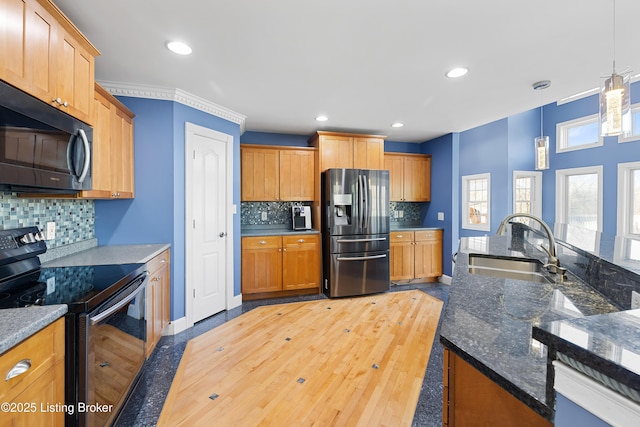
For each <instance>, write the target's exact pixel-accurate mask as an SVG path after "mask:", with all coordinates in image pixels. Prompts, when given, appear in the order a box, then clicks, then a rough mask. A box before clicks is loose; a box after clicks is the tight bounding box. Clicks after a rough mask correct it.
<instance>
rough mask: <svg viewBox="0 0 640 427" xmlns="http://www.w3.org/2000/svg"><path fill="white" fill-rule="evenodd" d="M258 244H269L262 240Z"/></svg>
mask: <svg viewBox="0 0 640 427" xmlns="http://www.w3.org/2000/svg"><path fill="white" fill-rule="evenodd" d="M258 244H260V245H266V244H267V241H266V240H260V241H259V242H258Z"/></svg>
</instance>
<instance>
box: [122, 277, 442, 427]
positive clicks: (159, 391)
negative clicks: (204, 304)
mask: <svg viewBox="0 0 640 427" xmlns="http://www.w3.org/2000/svg"><path fill="white" fill-rule="evenodd" d="M408 289H419V290H422V291H423V292H426V293H428V294H429V295H431V296H433V297H435V298H438V299H440V300H442V301H445V302H446V299H447V297H448V295H449V286H448V285H443V284H441V283H416V284H410V285H397V286H392V288H391V291H392V292H395V291H402V290H408ZM321 298H325V297H324V296H323V295H308V296H301V297H293V298H277V299H270V300H262V301H251V302H246V303H243V304H242V305H241V306H240V307H237V308H234V309H233V310H229V311H224V312H221V313H218V314H216V315H214V316H212V317H210V318H207V319H205V320H203V321H201V322H198V323H197V324H196V325H194V327H193V328H190V329H188V330H186V331H184V332H181V333H179V334H176V335H174V336H166V337H162V339H161V340H160V342H159V343H158V346H157V347H156V349H155V350H154V352H153V353H152V355H151V357H150V358H149V360H148V361H147V363H146V368H145V371H144V373H143V374H142V376H141V378H140V381H139V383H138V386H137V387H136V389H135V390H134V392H133V393H132V395H131V398H130V399H129V401H128V403H127V405H126V406H125V407H124V409H123V411H122V413H121V415H120V418H119V420H118V421H117V423H116V426H117V427H129V426H131V427H143V426H144V427H146V426H155V425H156V423H157V421H158V417H159V416H160V412H161V411H162V406H163V404H164V400H165V398H166V396H167V394H168V393H169V388H170V387H171V381H172V380H173V377H174V375H175V373H176V370H177V369H178V365H179V363H180V359H181V358H182V353H183V352H184V349H185V346H186V344H187V341H189V340H190V339H191V338H194V337H197V336H198V335H200V334H202V333H204V332H207V331H209V330H211V329H213V328H215V327H216V326H219V325H221V324H223V323H225V322H227V321H228V320H231V319H233V318H235V317H238V316H239V315H241V314H242V313H246V312H247V311H249V310H251V309H253V308H255V307H258V306H261V305H267V304H281V303H289V302H299V301H312V300H317V299H321ZM438 331H439V326H438ZM438 337H439V332H436V336H435V339H434V342H433V347H432V349H431V355H430V357H429V363H428V365H427V371H426V374H425V378H424V382H423V383H422V389H421V391H420V397H419V400H418V406H417V408H416V412H415V415H414V418H413V426H414V427H418V426H420V427H435V426H438V427H440V426H441V425H442V354H443V352H442V346H441V345H440V342H439V338H438Z"/></svg>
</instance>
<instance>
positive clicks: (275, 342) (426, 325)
mask: <svg viewBox="0 0 640 427" xmlns="http://www.w3.org/2000/svg"><path fill="white" fill-rule="evenodd" d="M441 309H442V301H440V300H438V299H435V298H433V297H431V296H429V295H427V294H426V293H424V292H422V291H418V290H411V291H402V292H391V293H385V294H378V295H372V296H366V297H357V298H345V299H333V300H321V301H311V302H302V303H292V304H280V305H273V306H262V307H258V308H256V309H254V310H252V311H250V312H248V313H245V314H243V315H242V316H240V317H238V318H236V319H233V320H231V321H229V322H227V323H225V324H223V325H221V326H219V327H217V328H215V329H213V330H211V331H209V332H207V333H205V334H203V335H201V336H199V337H197V338H194V339H193V340H191V341H189V343H188V344H187V347H186V349H185V352H184V355H183V358H182V361H181V362H180V366H179V367H178V371H177V373H176V376H175V378H174V380H173V383H172V385H171V390H170V391H169V394H168V396H167V399H166V401H165V404H164V408H163V410H162V413H161V415H160V418H159V420H158V426H197V425H207V426H211V425H216V426H217V425H220V426H234V427H235V426H258V425H264V426H268V425H273V426H285V425H298V426H352V425H361V426H376V425H379V426H394V427H397V426H410V425H411V422H412V420H413V414H414V411H415V407H416V403H417V401H418V395H419V393H420V387H421V385H422V381H423V377H424V374H425V369H426V365H427V361H428V360H429V353H430V350H431V345H432V342H433V339H434V335H435V331H436V327H437V324H438V319H439V316H440V311H441Z"/></svg>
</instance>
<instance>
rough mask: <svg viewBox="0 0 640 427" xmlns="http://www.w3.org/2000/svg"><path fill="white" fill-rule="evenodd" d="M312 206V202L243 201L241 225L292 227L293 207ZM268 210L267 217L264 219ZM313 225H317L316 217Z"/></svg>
mask: <svg viewBox="0 0 640 427" xmlns="http://www.w3.org/2000/svg"><path fill="white" fill-rule="evenodd" d="M299 204H300V205H303V206H311V202H302V203H300V202H242V203H241V204H240V225H241V226H254V225H282V226H283V227H284V228H291V227H292V226H293V224H292V223H291V207H292V206H294V205H299ZM263 212H266V214H267V219H266V220H263V219H262V213H263ZM312 220H313V221H314V222H313V223H312V225H315V218H313V217H312Z"/></svg>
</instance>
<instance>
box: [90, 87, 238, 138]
mask: <svg viewBox="0 0 640 427" xmlns="http://www.w3.org/2000/svg"><path fill="white" fill-rule="evenodd" d="M98 83H99V84H100V86H102V87H103V88H105V89H106V90H107V91H108V92H109V93H110V94H112V95H113V96H130V97H134V98H146V99H158V100H162V101H174V102H178V103H180V104H183V105H186V106H189V107H192V108H195V109H196V110H200V111H204V112H205V113H208V114H211V115H214V116H216V117H220V118H221V119H225V120H228V121H230V122H232V123H237V124H239V125H240V134H241V135H242V134H243V133H244V130H245V129H244V128H245V122H246V120H247V116H245V115H244V114H240V113H237V112H235V111H233V110H230V109H228V108H225V107H223V106H221V105H218V104H215V103H213V102H211V101H208V100H206V99H204V98H200V97H199V96H196V95H193V94H191V93H189V92H185V91H184V90H182V89H170V88H166V87H158V86H144V85H133V84H127V83H118V82H109V81H99V82H98Z"/></svg>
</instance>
